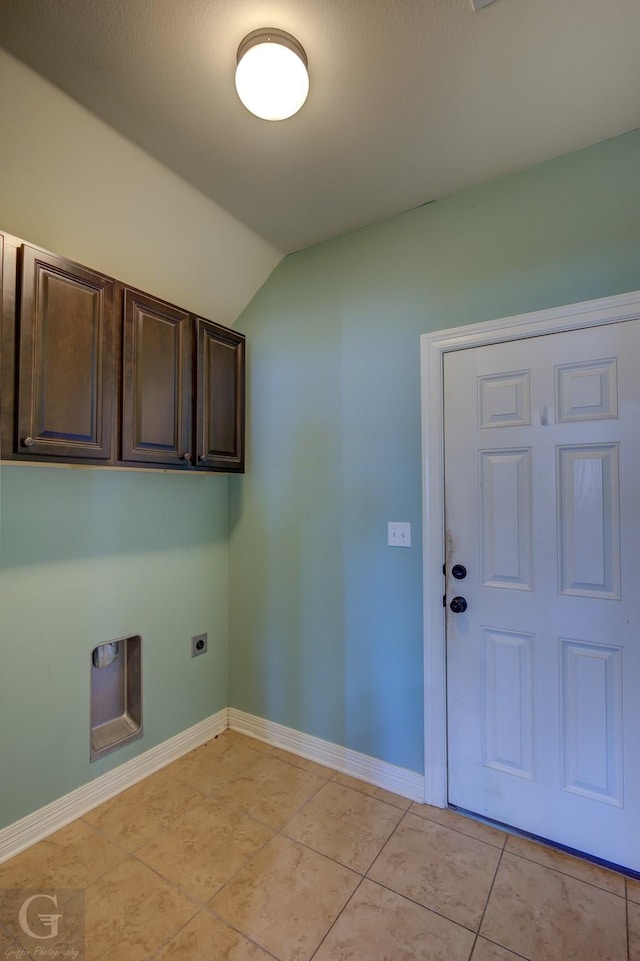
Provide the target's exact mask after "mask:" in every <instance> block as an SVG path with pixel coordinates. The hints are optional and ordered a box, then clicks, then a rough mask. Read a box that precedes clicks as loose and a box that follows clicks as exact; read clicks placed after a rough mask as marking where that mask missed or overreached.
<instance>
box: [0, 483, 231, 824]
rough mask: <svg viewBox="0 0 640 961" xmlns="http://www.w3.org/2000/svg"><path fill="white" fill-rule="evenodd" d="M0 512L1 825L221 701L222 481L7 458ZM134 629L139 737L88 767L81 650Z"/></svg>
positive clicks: (85, 654)
mask: <svg viewBox="0 0 640 961" xmlns="http://www.w3.org/2000/svg"><path fill="white" fill-rule="evenodd" d="M0 511H1V513H0V522H1V524H2V538H1V541H0V636H1V638H2V665H1V668H0V758H1V763H2V772H3V773H2V778H0V812H1V815H2V820H1V821H0V827H1V826H3V825H4V824H8V823H11V822H12V821H15V820H17V819H18V818H20V817H22V816H23V815H25V814H27V813H29V812H30V811H32V810H35V809H36V808H38V807H40V806H42V805H43V804H46V803H48V802H50V801H53V800H55V799H56V798H58V797H60V796H61V795H63V794H66V793H67V792H68V791H70V790H72V789H73V788H75V787H78V786H79V785H80V784H83V783H85V782H86V781H88V780H90V779H91V778H93V777H96V776H97V775H99V774H102V773H104V771H106V770H109V769H110V768H112V767H115V766H116V765H118V764H121V763H123V762H124V761H127V760H129V759H130V758H132V757H134V756H135V755H137V754H140V753H141V752H142V751H144V750H146V749H148V748H149V747H152V746H153V745H155V744H158V743H160V742H161V741H164V740H166V739H167V738H169V737H172V736H173V735H174V734H178V733H179V732H180V731H182V730H184V729H185V728H187V727H190V726H191V725H192V724H196V723H197V722H198V721H201V720H202V719H203V718H205V717H208V716H209V715H211V714H213V713H215V712H216V711H218V710H220V709H221V708H223V707H226V705H227V698H228V690H227V688H228V662H227V593H228V578H227V569H228V549H227V536H228V529H227V478H226V477H194V478H191V477H179V476H176V475H171V474H144V473H137V472H124V471H112V472H111V471H102V470H78V469H64V468H55V467H51V468H28V467H7V466H3V467H2V469H1V471H0ZM201 631H208V633H209V653H208V654H207V655H206V656H205V657H199V658H196V659H193V660H192V658H191V656H190V638H191V636H192V635H193V634H197V633H200V632H201ZM130 634H141V635H142V638H143V691H144V705H143V706H144V729H145V734H144V737H143V738H142V739H141V740H139V741H136V742H134V743H132V744H131V745H129V746H128V747H125V748H122V749H121V750H119V751H117V752H114V753H113V754H111V755H109V756H107V757H105V758H103V759H102V760H100V761H96V762H95V763H93V764H91V765H90V764H89V672H90V655H91V650H92V649H93V647H94V646H95V645H96V644H99V643H102V642H104V641H107V640H109V639H111V638H118V637H122V636H125V635H130Z"/></svg>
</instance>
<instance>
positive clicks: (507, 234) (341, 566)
mask: <svg viewBox="0 0 640 961" xmlns="http://www.w3.org/2000/svg"><path fill="white" fill-rule="evenodd" d="M638 288H640V132H635V133H632V134H628V135H626V136H623V137H620V138H617V139H615V140H613V141H610V142H607V143H604V144H600V145H597V146H595V147H592V148H589V149H587V150H584V151H581V152H578V153H575V154H573V155H570V156H568V157H565V158H562V159H559V160H556V161H552V162H550V163H547V164H544V165H541V166H539V167H536V168H533V169H531V170H529V171H526V172H524V173H521V174H517V175H514V176H511V177H508V178H505V179H503V180H501V181H498V182H496V183H493V184H489V185H487V186H485V187H482V188H479V189H476V190H473V191H469V192H465V193H464V194H459V195H457V196H454V197H451V198H449V199H446V200H443V201H440V202H437V203H433V204H430V205H428V206H424V207H422V208H419V209H417V210H414V211H411V212H409V213H406V214H403V215H401V216H399V217H396V218H394V219H393V220H391V221H388V222H386V223H383V224H379V225H375V226H372V227H369V228H366V229H364V230H360V231H358V232H355V233H352V234H349V235H347V236H344V237H342V238H340V239H337V240H334V241H331V242H328V243H325V244H322V245H319V246H317V247H315V248H311V249H308V250H306V251H303V252H301V253H298V254H295V255H292V256H290V257H288V258H287V259H286V260H284V261H283V262H282V263H281V264H280V266H279V267H278V268H277V269H276V271H275V272H274V273H273V274H272V275H271V277H270V278H269V280H268V281H267V283H266V284H265V286H264V287H263V288H262V289H261V290H260V292H259V293H258V294H257V296H256V297H255V298H254V300H253V301H252V303H251V304H250V306H249V307H248V308H247V309H246V310H245V311H244V313H243V314H242V316H241V318H240V320H239V324H240V326H241V328H242V329H243V330H244V331H245V332H246V333H247V337H248V344H249V432H248V450H249V459H248V470H247V474H246V476H244V477H237V478H232V479H231V481H230V510H231V513H230V518H231V520H230V524H231V548H230V551H231V552H230V557H231V567H230V572H231V607H230V616H231V628H230V630H231V635H230V645H231V646H230V651H231V654H230V656H231V705H232V706H233V707H236V708H240V709H242V710H246V711H250V712H251V713H254V714H257V715H259V716H261V717H266V718H269V719H271V720H274V721H278V722H280V723H283V724H286V725H289V726H291V727H293V728H296V729H298V730H301V731H305V732H308V733H311V734H314V735H316V736H319V737H322V738H326V739H328V740H329V741H332V742H335V743H338V744H341V745H346V746H348V747H350V748H354V749H356V750H360V751H363V752H365V753H367V754H370V755H373V756H374V757H378V758H382V759H383V760H386V761H389V762H391V763H394V764H398V765H400V766H403V767H406V768H409V769H411V770H415V771H422V770H423V688H422V645H423V639H422V585H421V577H422V573H421V570H422V566H421V502H420V496H421V495H420V485H421V461H420V457H421V454H420V370H419V337H420V334H422V333H426V332H428V331H433V330H438V329H442V328H447V327H452V326H456V325H460V324H468V323H474V322H480V321H486V320H491V319H494V318H498V317H504V316H510V315H513V314H517V313H522V312H526V311H532V310H538V309H542V308H545V307H551V306H554V305H559V304H564V303H571V302H574V301H580V300H587V299H591V298H595V297H601V296H606V295H609V294H615V293H620V292H623V291H627V290H634V289H638ZM389 520H404V521H410V522H411V524H412V534H413V546H412V547H411V549H409V550H399V549H392V548H388V547H387V546H386V534H387V530H386V525H387V521H389Z"/></svg>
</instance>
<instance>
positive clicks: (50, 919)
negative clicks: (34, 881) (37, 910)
mask: <svg viewBox="0 0 640 961" xmlns="http://www.w3.org/2000/svg"><path fill="white" fill-rule="evenodd" d="M39 898H44V899H45V900H46V901H50V902H51V904H53V906H54V908H57V907H58V896H57V895H50V894H34V895H32V897H30V898H27V900H26V901H25V902H24V903H23V905H22V907H21V908H20V911H19V913H18V921H19V922H20V927H21V928H22V930H23V931H24V933H25V934H27V935H28V936H29V937H30V938H35V939H36V941H49V940H50V939H51V938H57V937H58V921H59V919H60V918H61V917H62V915H61V914H39V915H38V920H39V921H40V922H41V924H43V925H44V926H45V927H48V928H49V929H50V934H36V933H35V931H33V930H32V928H31V925H30V924H29V919H28V917H27V911H28V910H29V908H30V907H31V905H32V904H33V902H34V901H37V900H38V899H39Z"/></svg>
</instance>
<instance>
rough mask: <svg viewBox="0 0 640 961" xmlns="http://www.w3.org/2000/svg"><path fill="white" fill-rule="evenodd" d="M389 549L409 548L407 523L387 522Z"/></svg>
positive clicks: (409, 529)
mask: <svg viewBox="0 0 640 961" xmlns="http://www.w3.org/2000/svg"><path fill="white" fill-rule="evenodd" d="M387 526H388V540H387V543H388V545H389V547H411V524H409V522H408V521H389V524H388V525H387Z"/></svg>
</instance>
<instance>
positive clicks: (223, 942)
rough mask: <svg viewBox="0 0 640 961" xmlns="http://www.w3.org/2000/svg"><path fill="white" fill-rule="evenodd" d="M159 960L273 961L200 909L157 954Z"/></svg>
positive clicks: (259, 948)
mask: <svg viewBox="0 0 640 961" xmlns="http://www.w3.org/2000/svg"><path fill="white" fill-rule="evenodd" d="M158 961H273V958H272V955H270V954H267V952H266V951H263V950H262V948H261V947H259V946H258V945H257V944H254V943H253V941H249V940H248V939H247V938H245V937H244V936H243V935H242V934H238V932H237V931H233V930H232V929H231V928H229V927H227V925H226V924H224V922H223V921H220V920H219V918H215V917H214V916H213V915H212V914H209V912H208V911H201V912H200V913H199V914H197V915H196V916H195V918H192V920H191V921H189V923H188V924H187V925H186V926H185V927H184V928H183V929H182V931H180V932H178V934H177V935H176V936H175V938H173V940H172V941H170V942H169V945H168V946H167V947H166V948H165V949H164V950H163V951H162V952H161V953H160V954H159V955H158Z"/></svg>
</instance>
